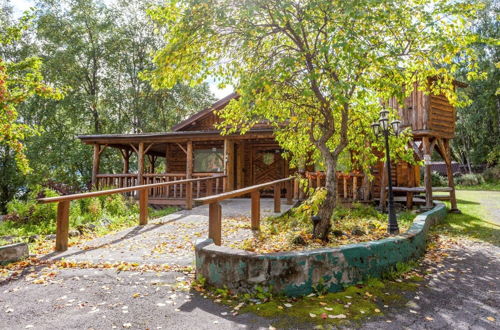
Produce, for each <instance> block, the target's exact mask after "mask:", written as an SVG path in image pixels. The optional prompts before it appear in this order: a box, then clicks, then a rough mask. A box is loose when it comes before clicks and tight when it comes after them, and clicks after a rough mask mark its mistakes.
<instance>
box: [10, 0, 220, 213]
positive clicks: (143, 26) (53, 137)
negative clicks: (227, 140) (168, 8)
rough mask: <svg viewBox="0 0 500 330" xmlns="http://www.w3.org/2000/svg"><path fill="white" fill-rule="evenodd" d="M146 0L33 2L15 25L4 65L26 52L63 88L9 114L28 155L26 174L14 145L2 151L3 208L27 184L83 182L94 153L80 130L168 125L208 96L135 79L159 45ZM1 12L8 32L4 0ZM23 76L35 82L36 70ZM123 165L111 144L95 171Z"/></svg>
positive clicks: (200, 90) (204, 89) (203, 90)
mask: <svg viewBox="0 0 500 330" xmlns="http://www.w3.org/2000/svg"><path fill="white" fill-rule="evenodd" d="M150 2H151V1H149V0H141V1H134V2H130V1H128V2H127V1H123V0H119V1H112V2H108V1H100V0H62V1H59V0H57V1H56V0H39V1H36V2H35V5H34V7H35V8H34V11H33V14H32V15H31V16H32V24H30V25H27V24H24V25H25V28H23V29H22V30H19V29H18V30H15V31H14V30H12V29H11V30H12V31H13V32H16V31H17V32H16V33H17V34H18V35H19V37H20V39H18V40H16V42H10V43H9V44H7V45H0V57H1V58H2V59H4V60H5V61H8V62H9V63H20V62H21V61H24V60H26V59H30V60H31V61H32V62H31V63H35V64H37V65H38V67H37V70H38V71H36V72H39V73H41V75H42V76H43V77H44V78H45V79H44V81H49V82H50V85H51V86H54V87H58V88H59V89H61V90H64V92H65V98H64V99H62V100H53V99H46V98H42V97H38V96H35V95H34V97H27V98H26V99H25V100H24V102H23V103H21V104H18V105H16V106H15V110H16V112H15V113H14V115H15V116H14V117H9V121H10V122H11V123H14V124H15V126H14V128H16V131H15V132H16V135H13V134H10V135H9V136H16V137H17V138H18V139H17V140H16V142H12V143H21V144H20V145H22V146H25V148H24V154H25V155H26V158H23V159H24V164H25V163H26V161H29V163H30V166H31V168H32V171H31V172H30V174H29V175H27V176H26V175H25V174H24V173H21V172H20V171H17V170H16V169H15V167H14V164H15V159H14V156H15V155H16V153H14V151H13V150H14V147H11V146H10V147H9V149H8V150H7V149H0V166H1V169H0V172H1V173H0V193H1V194H0V212H1V211H2V205H4V204H5V202H7V201H9V200H10V199H11V198H12V197H13V196H14V195H16V194H17V195H18V196H19V195H21V194H23V193H24V192H26V191H27V189H28V188H27V187H28V186H31V185H33V184H43V183H46V182H47V181H53V182H56V183H64V184H67V185H71V186H72V188H73V189H84V188H85V186H86V184H87V183H88V182H89V181H90V174H91V165H92V162H91V161H90V160H91V157H92V155H91V152H92V150H91V148H89V147H88V146H86V145H84V144H82V143H81V142H80V141H79V140H78V139H76V138H75V136H76V135H79V134H94V133H136V132H154V131H167V130H169V129H170V127H171V126H172V125H174V124H176V123H177V122H179V121H180V120H181V119H184V118H185V117H186V116H188V115H190V114H191V113H193V112H195V111H198V110H199V109H202V108H204V107H206V106H207V105H209V104H210V103H211V102H212V100H213V96H212V94H211V93H210V90H209V88H208V86H207V85H206V84H205V85H199V86H196V87H190V86H187V85H182V84H179V85H176V86H174V87H173V88H171V89H160V90H155V89H153V88H152V87H151V86H150V84H149V82H147V81H143V80H141V79H139V77H138V73H139V72H140V71H142V70H145V69H150V68H152V67H153V64H152V61H151V58H150V56H149V54H150V53H151V52H153V51H155V50H157V49H159V47H160V45H161V39H162V38H161V36H159V35H158V34H156V33H155V31H154V30H155V26H154V25H153V24H152V22H151V20H150V19H149V18H148V16H147V15H146V13H145V10H146V8H147V6H148V3H150ZM2 4H4V5H2ZM0 9H1V10H0V27H2V31H6V28H7V27H12V26H15V24H14V23H15V18H14V17H15V15H14V13H13V11H12V7H11V6H10V5H9V0H7V1H5V0H0ZM3 27H6V28H5V29H4V28H3ZM2 35H3V34H2ZM40 63H43V66H40ZM17 68H22V67H21V66H17ZM36 72H35V73H36ZM19 73H26V74H27V77H30V78H33V79H35V81H40V77H41V76H40V75H39V74H38V73H36V74H32V72H30V71H28V70H27V69H24V70H20V71H19ZM18 77H20V76H18ZM18 81H20V80H18ZM12 86H13V85H12ZM33 86H34V85H33ZM35 91H36V89H35ZM40 91H43V90H40ZM10 106H12V103H10ZM9 114H10V115H11V116H12V114H13V113H12V112H9ZM10 118H12V119H10ZM3 123H4V121H3V118H2V122H1V123H0V126H2V125H3ZM5 123H7V121H5ZM6 127H9V128H12V127H13V126H6ZM18 127H19V129H17V128H18ZM28 127H31V128H37V135H36V136H28V135H27V134H26V133H28V132H33V130H29V129H27V128H28ZM0 139H1V138H0ZM13 145H14V144H13ZM16 145H19V144H16ZM132 167H133V166H132ZM121 168H122V165H121V159H120V154H119V152H116V150H115V151H114V152H113V149H110V148H109V149H107V150H106V151H105V152H104V154H103V159H102V162H101V170H102V171H107V172H109V173H113V171H117V170H120V169H121ZM131 170H133V168H131ZM2 174H3V175H2ZM2 192H5V193H2Z"/></svg>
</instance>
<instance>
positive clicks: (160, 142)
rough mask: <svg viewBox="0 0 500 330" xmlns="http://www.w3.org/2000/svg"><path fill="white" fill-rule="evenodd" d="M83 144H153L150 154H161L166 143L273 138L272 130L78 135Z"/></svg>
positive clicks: (128, 146) (113, 146) (118, 146)
mask: <svg viewBox="0 0 500 330" xmlns="http://www.w3.org/2000/svg"><path fill="white" fill-rule="evenodd" d="M77 137H78V138H79V139H80V140H81V141H82V142H83V143H86V144H101V145H107V146H109V147H112V148H119V149H132V148H131V145H133V146H134V147H135V146H137V145H138V144H139V143H141V142H142V143H145V144H154V145H153V146H151V148H149V152H148V153H150V154H155V153H158V154H163V153H164V150H165V148H164V146H165V144H167V143H185V142H187V141H193V142H199V143H201V142H213V141H221V142H222V141H224V139H226V138H230V139H231V140H245V139H270V138H271V139H272V138H273V137H274V134H273V129H272V128H255V129H251V130H249V131H248V132H246V133H245V134H244V135H241V134H237V133H236V134H230V135H224V136H223V135H221V134H220V131H218V130H210V131H176V132H158V133H139V134H95V135H78V136H77Z"/></svg>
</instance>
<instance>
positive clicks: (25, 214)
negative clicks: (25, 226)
mask: <svg viewBox="0 0 500 330" xmlns="http://www.w3.org/2000/svg"><path fill="white" fill-rule="evenodd" d="M39 196H45V197H55V196H59V194H58V193H56V192H55V191H53V190H51V189H48V188H42V187H41V186H35V187H34V188H33V189H32V190H31V191H30V192H29V193H28V197H27V199H26V200H25V201H23V200H19V199H14V200H12V201H10V202H9V203H7V218H6V219H5V220H10V221H13V222H19V223H33V224H38V223H42V222H50V221H54V219H55V218H56V210H57V204H56V203H49V204H40V203H38V202H37V200H36V199H37V198H38V197H39Z"/></svg>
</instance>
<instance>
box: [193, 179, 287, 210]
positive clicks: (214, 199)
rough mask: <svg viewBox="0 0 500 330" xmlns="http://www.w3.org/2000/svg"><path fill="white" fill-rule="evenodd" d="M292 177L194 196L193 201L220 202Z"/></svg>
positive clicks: (201, 202)
mask: <svg viewBox="0 0 500 330" xmlns="http://www.w3.org/2000/svg"><path fill="white" fill-rule="evenodd" d="M294 179H295V178H294V177H290V178H284V179H279V180H274V181H270V182H266V183H261V184H257V185H254V186H250V187H245V188H241V189H237V190H233V191H228V192H224V193H221V194H217V195H213V196H207V197H201V198H196V199H195V200H194V202H195V203H199V204H210V203H213V202H220V201H223V200H225V199H229V198H234V197H239V196H243V195H246V194H249V193H252V192H254V191H259V190H261V189H264V188H267V187H271V186H274V185H276V184H280V183H283V182H288V181H291V180H294Z"/></svg>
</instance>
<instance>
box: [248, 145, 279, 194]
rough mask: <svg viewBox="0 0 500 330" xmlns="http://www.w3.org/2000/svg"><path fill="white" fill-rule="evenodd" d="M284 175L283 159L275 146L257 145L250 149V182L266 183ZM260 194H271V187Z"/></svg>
mask: <svg viewBox="0 0 500 330" xmlns="http://www.w3.org/2000/svg"><path fill="white" fill-rule="evenodd" d="M284 177H285V160H284V159H283V157H281V153H280V150H279V149H277V148H275V147H267V148H265V147H258V148H254V149H253V151H252V181H253V182H252V184H254V185H255V184H260V183H266V182H269V181H273V180H278V179H282V178H284ZM262 195H265V196H268V195H271V196H272V189H269V191H267V190H266V191H263V192H262Z"/></svg>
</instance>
